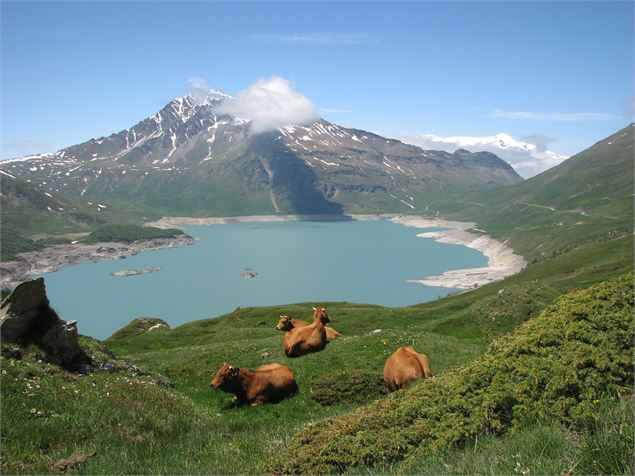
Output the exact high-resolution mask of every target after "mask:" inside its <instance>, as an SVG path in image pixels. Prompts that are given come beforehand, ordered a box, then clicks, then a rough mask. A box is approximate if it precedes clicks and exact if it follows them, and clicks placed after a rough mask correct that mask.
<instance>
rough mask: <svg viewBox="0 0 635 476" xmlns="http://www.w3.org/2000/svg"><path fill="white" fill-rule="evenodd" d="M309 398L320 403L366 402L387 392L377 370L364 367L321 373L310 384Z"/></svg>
mask: <svg viewBox="0 0 635 476" xmlns="http://www.w3.org/2000/svg"><path fill="white" fill-rule="evenodd" d="M309 393H310V396H311V399H313V400H314V401H316V402H317V403H319V404H320V405H324V406H329V405H336V404H338V403H367V402H370V401H371V400H375V399H377V398H379V397H381V396H382V395H386V394H387V393H388V389H387V388H386V384H385V383H384V378H383V376H382V375H381V374H380V373H379V372H372V371H370V370H365V369H352V370H340V371H337V372H330V373H328V374H325V375H321V376H319V377H317V378H316V379H314V380H313V381H312V382H311V384H310V390H309Z"/></svg>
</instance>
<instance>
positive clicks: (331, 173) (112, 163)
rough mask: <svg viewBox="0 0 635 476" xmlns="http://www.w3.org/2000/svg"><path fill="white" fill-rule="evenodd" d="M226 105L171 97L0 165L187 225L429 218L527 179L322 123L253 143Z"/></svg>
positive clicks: (497, 165)
mask: <svg viewBox="0 0 635 476" xmlns="http://www.w3.org/2000/svg"><path fill="white" fill-rule="evenodd" d="M228 98H229V96H227V95H225V94H223V93H221V92H219V91H215V90H210V91H209V93H208V95H207V97H205V98H203V100H197V99H195V98H194V97H193V96H184V97H181V98H177V99H174V100H172V101H170V103H168V104H167V105H166V106H165V107H164V108H163V109H161V111H159V112H158V113H157V114H155V115H154V116H152V117H150V118H147V119H145V120H143V121H141V122H139V123H138V124H136V125H135V126H133V127H131V128H129V129H125V130H123V131H121V132H118V133H116V134H112V135H110V136H108V137H102V138H99V139H91V140H89V141H87V142H84V143H82V144H79V145H76V146H72V147H68V148H65V149H62V150H60V151H58V152H55V153H52V154H39V155H33V156H28V157H22V158H19V159H11V160H8V161H5V162H3V163H1V164H0V167H1V169H2V170H4V171H6V172H8V173H10V174H12V175H15V176H17V177H20V178H22V179H25V180H30V181H31V183H32V184H34V185H36V186H38V187H40V188H41V189H42V190H46V191H47V192H49V193H56V194H59V195H60V196H63V197H65V198H69V199H74V200H78V199H81V200H83V201H88V200H90V201H92V202H98V203H102V204H105V205H107V206H115V207H123V208H128V209H131V208H132V209H136V210H141V211H143V212H144V213H147V214H149V215H160V214H172V215H175V214H180V215H189V216H214V215H217V216H223V215H245V214H269V213H342V212H349V213H350V212H356V213H370V212H384V211H385V212H413V211H417V212H421V213H425V211H426V210H427V209H428V207H429V206H430V204H432V203H436V202H437V201H439V200H440V199H444V198H447V197H452V196H456V195H459V194H463V193H465V192H470V191H477V190H483V189H487V188H491V187H497V186H501V185H510V184H514V183H518V182H520V181H521V180H522V179H521V177H520V176H518V174H516V172H515V171H514V170H513V168H512V167H510V166H509V165H508V164H507V163H505V162H504V161H502V160H500V159H499V158H498V157H496V156H495V155H494V154H491V153H470V152H467V151H465V150H460V151H456V152H455V153H453V154H450V153H447V152H436V151H434V152H433V151H424V150H422V149H420V148H418V147H416V146H412V145H407V144H404V143H402V142H400V141H397V140H393V139H387V138H384V137H381V136H378V135H376V134H371V133H369V132H365V131H361V130H357V129H349V128H344V127H341V126H338V125H336V124H332V123H330V122H328V121H325V120H319V121H317V122H315V123H313V124H310V125H307V126H286V127H282V128H280V129H278V130H276V131H272V132H267V133H262V134H251V133H250V131H249V121H247V120H245V119H242V118H240V117H236V116H233V115H227V114H217V113H216V106H218V105H219V104H221V103H222V102H223V101H225V100H227V99H228Z"/></svg>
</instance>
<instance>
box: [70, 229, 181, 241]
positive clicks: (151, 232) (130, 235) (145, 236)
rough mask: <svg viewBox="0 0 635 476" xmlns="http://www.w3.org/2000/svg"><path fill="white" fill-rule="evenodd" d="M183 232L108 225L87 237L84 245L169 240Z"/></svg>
mask: <svg viewBox="0 0 635 476" xmlns="http://www.w3.org/2000/svg"><path fill="white" fill-rule="evenodd" d="M182 234H183V231H182V230H178V229H176V228H168V229H165V230H164V229H162V228H154V227H151V226H138V225H107V226H103V227H101V228H99V229H97V230H95V231H93V232H92V233H91V234H90V235H88V236H87V237H85V238H84V239H83V240H82V242H84V243H101V242H108V241H123V242H128V241H135V240H151V239H156V238H169V237H172V236H175V235H182Z"/></svg>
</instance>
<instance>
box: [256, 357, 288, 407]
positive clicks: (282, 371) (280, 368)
mask: <svg viewBox="0 0 635 476" xmlns="http://www.w3.org/2000/svg"><path fill="white" fill-rule="evenodd" d="M297 389H298V386H297V384H296V381H295V376H294V375H293V372H292V371H291V369H290V368H289V367H285V366H284V365H280V364H277V363H273V364H267V365H261V366H260V367H258V368H257V369H256V370H254V372H253V378H252V380H251V382H250V385H249V389H248V390H247V393H248V394H249V395H248V397H249V398H250V399H251V400H259V401H261V402H278V401H280V400H282V399H284V398H286V397H289V396H291V395H293V394H294V393H295V392H296V390H297Z"/></svg>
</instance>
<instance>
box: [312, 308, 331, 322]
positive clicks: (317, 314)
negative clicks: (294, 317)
mask: <svg viewBox="0 0 635 476" xmlns="http://www.w3.org/2000/svg"><path fill="white" fill-rule="evenodd" d="M318 319H319V320H320V321H322V324H324V325H326V324H328V323H329V322H331V319H329V315H328V314H327V313H326V308H325V307H314V308H313V322H316V321H317V320H318Z"/></svg>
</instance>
